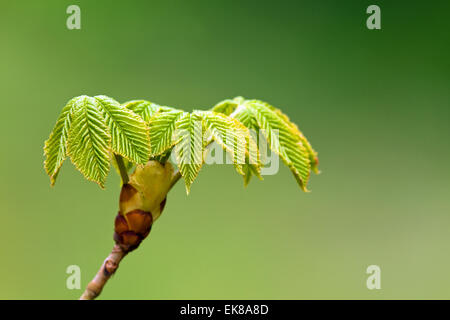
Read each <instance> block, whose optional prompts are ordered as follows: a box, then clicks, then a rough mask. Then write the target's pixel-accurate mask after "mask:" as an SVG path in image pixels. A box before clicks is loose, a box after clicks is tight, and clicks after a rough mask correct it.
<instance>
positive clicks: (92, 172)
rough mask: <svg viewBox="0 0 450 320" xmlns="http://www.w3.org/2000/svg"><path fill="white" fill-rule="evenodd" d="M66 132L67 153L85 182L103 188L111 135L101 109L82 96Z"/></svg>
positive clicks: (93, 100)
mask: <svg viewBox="0 0 450 320" xmlns="http://www.w3.org/2000/svg"><path fill="white" fill-rule="evenodd" d="M76 104H77V108H76V110H75V114H74V117H73V123H72V126H71V128H70V132H69V140H68V154H69V155H70V158H71V160H72V162H73V164H74V165H75V166H76V167H77V169H78V170H79V171H80V172H81V173H82V174H83V175H84V176H85V178H86V179H88V180H91V181H95V182H97V183H98V184H99V185H100V186H101V187H102V188H103V187H104V184H105V180H106V176H107V175H108V172H109V151H110V144H111V136H110V134H109V132H108V127H107V126H106V124H105V122H106V121H105V118H104V114H103V110H102V108H101V106H100V104H99V103H98V101H97V100H96V99H95V98H92V97H88V96H82V97H79V98H78V99H77V101H76Z"/></svg>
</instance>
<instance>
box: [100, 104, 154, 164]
mask: <svg viewBox="0 0 450 320" xmlns="http://www.w3.org/2000/svg"><path fill="white" fill-rule="evenodd" d="M94 98H95V100H96V101H97V102H98V105H99V107H100V108H101V109H102V110H103V114H104V116H105V120H106V126H107V127H108V132H109V133H110V135H111V148H112V151H114V152H115V153H117V154H120V155H121V156H123V157H125V158H126V159H128V160H129V161H132V162H134V163H138V164H144V163H146V162H147V161H148V160H149V157H150V146H149V133H148V128H147V125H146V124H145V122H144V121H143V120H142V119H141V118H140V117H138V116H137V115H136V114H134V113H133V112H132V111H130V110H128V109H127V108H125V107H122V106H121V105H120V104H119V103H118V102H117V101H115V100H114V99H111V98H109V97H107V96H95V97H94Z"/></svg>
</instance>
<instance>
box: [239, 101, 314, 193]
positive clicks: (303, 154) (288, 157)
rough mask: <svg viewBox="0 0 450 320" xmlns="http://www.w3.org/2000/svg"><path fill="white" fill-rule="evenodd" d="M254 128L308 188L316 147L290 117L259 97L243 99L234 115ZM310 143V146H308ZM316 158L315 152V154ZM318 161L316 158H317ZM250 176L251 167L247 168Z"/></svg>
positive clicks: (303, 185) (303, 186)
mask: <svg viewBox="0 0 450 320" xmlns="http://www.w3.org/2000/svg"><path fill="white" fill-rule="evenodd" d="M230 116H232V117H234V118H236V119H238V120H239V121H240V122H241V123H243V124H244V125H245V126H247V127H248V128H251V129H262V133H263V135H264V136H265V138H266V140H267V142H268V143H269V146H270V148H271V149H272V151H274V152H276V153H277V154H278V155H279V156H280V158H281V159H282V160H283V162H284V163H285V164H286V165H287V166H288V167H289V168H290V169H291V171H292V173H293V174H294V177H295V178H296V180H297V182H298V184H299V185H300V187H301V188H302V189H303V190H304V191H306V190H307V189H306V184H307V182H308V179H309V175H310V170H311V159H312V158H313V156H312V154H313V153H312V152H313V151H312V148H310V145H309V143H308V144H306V142H307V140H306V138H304V136H303V135H301V134H300V131H299V130H298V128H297V127H296V126H295V125H294V124H292V123H291V122H290V121H289V119H288V118H287V116H285V115H284V114H282V113H281V111H279V110H278V109H275V108H273V107H271V106H269V105H267V104H265V103H262V102H260V101H257V100H246V101H243V102H241V103H240V104H239V105H238V106H237V107H236V109H235V110H234V111H233V112H232V114H231V115H230ZM308 146H309V148H310V149H309V148H308ZM314 159H315V154H314ZM314 161H316V160H314ZM244 172H245V174H246V176H245V178H246V179H250V177H248V175H251V168H244Z"/></svg>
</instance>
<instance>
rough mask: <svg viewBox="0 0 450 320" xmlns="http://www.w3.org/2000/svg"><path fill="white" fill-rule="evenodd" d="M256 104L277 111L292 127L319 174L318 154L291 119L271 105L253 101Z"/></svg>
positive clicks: (312, 165) (312, 167)
mask: <svg viewBox="0 0 450 320" xmlns="http://www.w3.org/2000/svg"><path fill="white" fill-rule="evenodd" d="M252 101H253V102H254V103H258V104H262V105H265V106H266V107H268V108H270V109H271V110H273V111H275V112H276V113H277V114H278V115H279V116H280V117H281V118H282V119H283V120H284V122H285V123H286V124H287V125H288V126H289V127H290V130H291V131H292V132H293V134H294V135H296V136H297V137H298V138H299V139H300V140H301V141H302V143H303V145H304V147H305V148H306V149H307V150H308V153H309V160H310V162H311V169H312V170H313V171H314V172H315V173H319V168H318V166H319V158H318V157H317V152H316V151H314V149H313V148H312V146H311V144H310V143H309V141H308V140H307V139H306V138H305V136H304V135H303V133H302V132H301V131H300V130H299V129H298V127H297V125H296V124H295V123H293V122H291V120H290V119H289V117H288V116H287V115H286V114H284V113H283V112H282V111H281V110H280V109H277V108H275V107H273V106H271V105H270V104H268V103H266V102H263V101H260V100H252Z"/></svg>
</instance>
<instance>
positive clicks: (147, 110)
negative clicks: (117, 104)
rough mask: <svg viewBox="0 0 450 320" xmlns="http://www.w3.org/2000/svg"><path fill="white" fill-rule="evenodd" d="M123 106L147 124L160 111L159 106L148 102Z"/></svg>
mask: <svg viewBox="0 0 450 320" xmlns="http://www.w3.org/2000/svg"><path fill="white" fill-rule="evenodd" d="M123 106H124V107H125V108H127V109H129V110H131V111H133V112H134V113H136V114H137V115H139V116H140V117H141V118H142V119H143V120H144V121H145V122H146V123H148V122H149V121H150V118H151V117H152V116H153V115H154V114H155V113H156V112H158V110H159V109H160V106H159V105H157V104H155V103H152V102H150V101H146V100H133V101H129V102H127V103H124V104H123Z"/></svg>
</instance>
